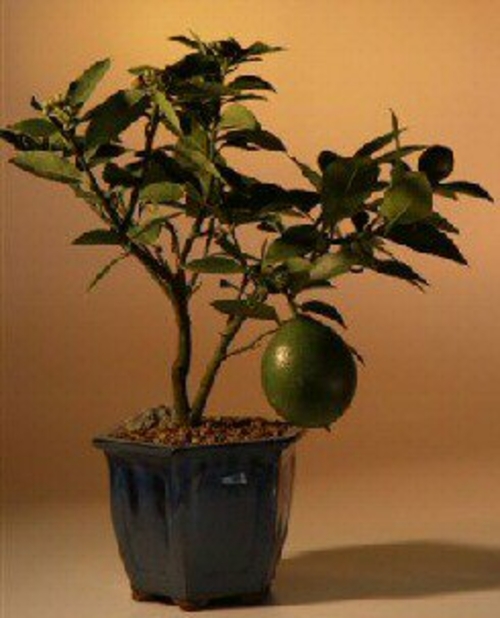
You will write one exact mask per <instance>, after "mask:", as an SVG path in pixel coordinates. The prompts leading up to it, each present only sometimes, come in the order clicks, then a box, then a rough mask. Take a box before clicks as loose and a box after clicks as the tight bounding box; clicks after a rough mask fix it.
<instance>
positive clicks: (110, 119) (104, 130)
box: [85, 90, 145, 148]
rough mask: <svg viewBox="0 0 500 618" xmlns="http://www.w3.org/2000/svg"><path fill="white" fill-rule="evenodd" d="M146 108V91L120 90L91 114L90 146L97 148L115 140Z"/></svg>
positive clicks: (87, 135)
mask: <svg viewBox="0 0 500 618" xmlns="http://www.w3.org/2000/svg"><path fill="white" fill-rule="evenodd" d="M144 110H145V98H144V93H142V92H139V91H137V90H119V91H118V92H116V93H115V94H113V95H111V96H110V97H109V98H108V99H106V101H104V103H102V104H101V105H99V106H98V107H96V108H94V109H93V110H92V111H91V112H90V114H89V117H90V123H89V126H88V127H87V132H86V135H85V140H86V144H87V147H88V148H95V147H97V146H99V145H100V144H106V143H109V142H112V141H113V140H115V139H116V138H117V137H118V136H119V135H120V134H121V133H122V132H123V131H125V129H127V128H128V127H129V126H130V125H131V124H132V123H133V122H135V121H136V120H137V119H138V118H139V117H140V116H141V115H142V114H143V113H144Z"/></svg>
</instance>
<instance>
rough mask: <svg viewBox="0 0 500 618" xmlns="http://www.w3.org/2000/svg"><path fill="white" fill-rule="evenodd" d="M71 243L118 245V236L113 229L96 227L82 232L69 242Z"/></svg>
mask: <svg viewBox="0 0 500 618" xmlns="http://www.w3.org/2000/svg"><path fill="white" fill-rule="evenodd" d="M71 244H73V245H120V244H121V242H120V237H119V236H118V234H117V233H116V232H115V231H114V230H105V229H97V230H90V231H89V232H84V233H83V234H81V235H80V236H78V238H75V240H74V241H73V242H72V243H71Z"/></svg>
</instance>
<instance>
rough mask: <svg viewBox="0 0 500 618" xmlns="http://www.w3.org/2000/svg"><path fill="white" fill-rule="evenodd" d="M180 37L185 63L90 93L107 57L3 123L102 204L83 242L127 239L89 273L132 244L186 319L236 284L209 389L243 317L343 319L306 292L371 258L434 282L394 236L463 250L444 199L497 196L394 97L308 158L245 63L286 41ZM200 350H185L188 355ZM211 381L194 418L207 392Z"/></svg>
mask: <svg viewBox="0 0 500 618" xmlns="http://www.w3.org/2000/svg"><path fill="white" fill-rule="evenodd" d="M171 41H173V42H176V43H178V44H180V45H181V46H182V47H183V48H184V49H185V51H186V50H187V53H186V54H185V55H184V56H182V57H180V58H179V59H178V60H176V61H175V62H172V63H170V64H168V65H167V66H165V67H162V68H159V67H154V66H149V65H143V66H138V67H134V68H132V69H130V74H131V79H132V83H131V84H129V85H125V86H124V87H123V88H122V89H120V90H118V91H117V92H114V93H113V94H111V95H110V96H109V97H108V98H106V99H105V100H104V101H102V102H101V103H98V104H97V105H95V104H94V107H91V105H90V104H91V102H92V99H93V95H94V93H95V92H96V90H97V88H98V86H99V84H100V83H101V81H102V80H103V79H104V77H105V76H106V74H107V72H108V70H109V69H110V64H111V63H110V61H109V60H108V59H105V60H100V61H98V62H96V63H94V64H93V65H91V66H90V67H89V68H87V69H86V70H85V71H84V72H83V73H81V74H80V75H79V76H78V77H77V78H76V79H75V80H73V81H72V82H71V83H70V84H69V86H68V88H67V89H66V90H65V91H64V94H62V95H56V96H54V97H51V98H49V99H48V100H46V101H39V100H38V99H36V98H34V97H33V99H32V101H31V106H32V108H33V109H34V110H35V112H36V114H35V115H32V116H29V117H28V118H26V119H25V120H21V121H19V122H16V123H14V124H12V125H9V126H7V127H5V128H3V129H1V130H0V137H1V138H2V139H3V140H4V141H6V142H7V143H9V144H10V145H11V146H13V147H14V149H15V150H16V151H17V153H16V154H15V156H14V157H13V158H12V163H13V164H14V165H16V166H17V167H18V168H20V169H22V170H24V171H27V172H30V173H31V174H33V175H35V176H39V177H41V178H45V179H48V180H53V181H56V182H60V183H63V184H66V185H68V186H69V187H70V188H71V189H72V190H73V192H74V194H75V195H76V196H77V197H78V198H79V199H81V200H83V201H84V202H85V203H86V204H87V205H88V206H89V207H90V208H91V209H92V211H93V212H94V213H95V214H96V215H97V217H98V218H99V219H100V221H101V227H99V228H97V229H92V230H90V231H87V232H85V233H83V234H81V235H80V236H79V237H78V238H76V239H75V240H74V242H73V244H75V245H81V246H99V245H118V246H121V247H122V251H123V252H122V253H121V254H120V255H119V256H118V257H116V258H114V259H113V260H112V261H111V262H109V263H108V264H106V265H105V267H104V268H103V269H102V270H101V271H100V272H99V273H98V274H97V276H96V277H95V279H94V281H93V282H92V284H91V287H94V286H95V285H96V284H97V283H98V282H99V281H101V280H102V279H103V277H105V276H106V275H107V274H108V273H109V272H110V271H111V270H112V269H113V267H114V266H115V265H116V264H117V263H119V262H120V261H121V260H123V259H124V258H126V257H128V256H133V257H134V258H135V259H137V260H139V262H140V263H142V265H143V266H144V268H145V270H146V271H147V272H148V274H149V275H150V276H151V277H152V278H153V280H155V281H156V282H157V284H158V285H159V286H160V288H161V289H162V291H163V292H165V293H166V294H167V297H168V299H169V300H170V302H172V304H173V306H174V309H175V310H176V313H177V316H178V318H179V320H178V322H179V324H180V328H181V329H182V328H184V329H186V328H188V329H189V328H190V327H189V325H188V326H186V323H188V322H189V320H187V319H186V317H185V313H187V315H188V316H189V315H190V311H191V305H190V303H191V301H192V298H193V296H194V295H195V294H196V292H197V290H198V289H199V287H200V285H202V284H203V281H204V280H205V276H206V275H210V276H211V277H212V278H215V279H217V278H218V280H219V288H220V290H221V292H220V293H221V295H225V296H226V297H225V298H220V299H217V300H215V301H214V302H213V303H212V305H213V307H214V308H215V309H216V310H217V311H218V312H219V313H221V314H223V315H224V319H225V320H226V327H225V330H224V331H223V332H222V334H221V343H220V346H219V348H218V350H217V353H216V356H215V357H214V358H215V360H214V361H213V362H212V363H211V364H210V365H209V368H208V370H207V371H208V372H209V375H208V377H207V378H206V380H205V381H204V382H203V384H207V385H209V386H208V387H207V388H210V384H212V383H213V379H212V378H213V376H211V375H210V371H217V370H218V367H219V366H220V364H221V362H222V360H223V359H224V358H226V357H227V356H228V355H231V353H230V352H229V353H228V347H229V344H230V343H231V341H232V338H234V337H235V336H236V334H237V332H238V330H239V328H240V326H241V324H243V322H245V321H246V320H264V321H275V322H278V321H279V320H280V317H279V315H278V311H277V309H276V308H275V306H274V300H275V299H276V298H279V297H282V298H284V299H285V300H286V303H287V306H289V307H290V308H291V309H292V310H293V312H294V313H299V314H300V313H306V314H307V313H308V314H314V315H315V316H318V317H319V318H321V319H326V320H330V321H333V322H335V323H336V324H339V325H341V326H345V322H344V319H343V317H342V315H341V314H340V313H339V311H338V310H337V308H336V307H335V305H333V304H331V303H330V302H326V301H323V300H317V299H308V298H307V295H308V294H310V293H311V292H312V291H314V290H315V289H316V288H322V289H323V288H324V289H330V290H331V289H334V288H335V285H336V284H337V282H338V280H339V278H341V277H343V276H345V275H347V274H349V273H361V272H363V271H365V270H369V271H371V272H372V273H377V274H380V275H385V276H389V277H392V278H395V279H398V280H401V281H404V282H406V283H409V284H411V285H413V286H416V287H418V288H423V287H424V286H426V285H427V281H426V279H425V277H424V276H422V275H420V274H419V273H417V272H416V271H415V270H414V269H413V268H412V266H411V265H410V264H407V263H406V262H403V261H401V260H400V259H397V258H396V257H394V256H393V255H392V253H391V250H392V249H393V248H394V246H395V245H401V246H404V247H405V248H406V249H409V250H412V251H415V252H418V253H424V254H428V255H432V256H436V257H439V258H443V259H446V260H451V261H454V262H456V263H459V264H466V259H465V257H464V256H463V255H462V253H461V251H460V249H459V247H458V246H457V244H456V242H455V241H454V240H452V239H451V238H450V236H451V235H456V234H458V229H457V228H456V227H455V226H454V224H453V223H452V222H450V221H449V220H448V218H446V217H444V216H443V215H442V214H441V213H440V212H439V211H438V207H439V205H440V198H441V197H444V198H449V199H453V200H457V199H458V198H459V197H472V198H479V199H485V200H488V201H493V200H492V197H491V196H490V194H489V193H488V192H487V191H486V190H485V189H484V188H483V187H482V186H481V185H479V184H477V183H473V182H468V181H462V180H460V181H454V180H452V179H451V180H450V179H449V176H450V175H451V173H452V171H453V167H454V155H453V152H452V151H451V150H450V149H449V148H447V147H446V146H435V145H434V146H430V147H427V146H424V145H421V144H403V143H402V138H403V136H405V135H406V132H405V129H404V128H401V127H400V125H399V121H398V119H397V117H396V116H395V114H394V113H393V112H391V125H392V126H391V127H390V130H389V131H387V132H385V133H382V134H379V135H377V136H376V137H374V138H372V139H369V140H367V141H366V142H365V143H364V144H362V145H361V146H360V147H358V148H357V149H355V150H354V154H352V155H345V154H338V153H337V152H336V151H335V150H334V149H330V148H328V149H324V150H322V151H321V152H320V153H319V154H318V156H317V157H316V161H315V162H313V163H312V164H310V163H305V162H302V161H301V160H299V159H298V158H296V157H295V156H294V155H293V154H292V152H291V151H290V149H289V147H288V146H287V145H286V144H285V142H284V141H283V140H282V139H281V137H279V136H277V135H275V133H273V131H272V130H270V128H268V127H265V126H263V125H262V124H261V122H260V121H259V119H258V114H257V107H256V106H257V104H259V103H260V102H261V101H262V100H265V97H267V96H271V95H272V94H273V93H274V92H275V87H274V85H272V84H271V83H270V82H269V81H268V80H267V79H265V78H264V77H262V76H261V75H257V74H255V72H254V71H251V70H248V69H247V65H248V64H250V63H253V62H259V61H261V60H262V59H263V57H264V56H267V55H269V54H272V53H274V52H279V51H281V50H282V48H281V47H277V46H273V45H269V44H267V43H264V42H261V41H256V42H254V43H251V44H250V45H246V46H245V45H243V44H242V43H240V42H239V41H237V40H236V39H234V38H232V37H229V38H226V39H222V40H216V41H203V40H201V39H200V38H199V37H198V36H197V35H195V34H192V33H191V34H189V35H179V36H174V37H171ZM242 69H243V70H242ZM131 127H134V139H133V140H130V141H129V140H128V139H126V137H127V136H128V133H126V132H127V130H128V129H129V128H131ZM138 143H139V144H140V145H139V146H138V145H137V144H138ZM235 149H239V150H244V151H248V152H260V151H266V152H267V153H268V155H269V156H271V155H274V156H284V157H285V158H286V159H287V160H288V161H290V162H292V164H294V165H295V166H296V168H297V171H298V172H299V173H298V174H297V176H298V179H299V182H301V183H302V184H299V186H297V187H288V186H287V187H285V186H281V185H280V184H279V183H277V182H269V181H262V180H259V179H258V178H255V177H253V176H251V175H247V174H245V173H243V172H242V171H240V170H238V169H236V168H235V167H234V164H233V162H232V160H231V157H232V156H233V154H234V150H235ZM415 158H417V161H415V160H414V159H415ZM300 176H302V177H300ZM304 185H305V186H304ZM246 227H252V228H253V229H254V230H255V231H256V232H257V233H258V235H259V237H260V242H257V243H256V239H257V236H256V235H254V236H252V241H251V242H249V243H247V240H248V238H249V237H248V235H246V233H242V230H243V229H244V228H246ZM405 259H406V258H405ZM304 297H305V298H304ZM299 299H300V300H299ZM278 306H283V304H282V305H278ZM280 311H281V310H280ZM179 316H180V317H179ZM188 335H189V333H188ZM188 335H186V336H185V337H184V338H183V337H181V338H180V341H184V342H185V341H190V337H189V336H188ZM186 345H187V344H186ZM247 347H248V348H249V349H250V348H252V346H247ZM245 349H246V348H245ZM189 353H190V350H187V351H186V350H183V353H182V354H180V357H181V360H182V359H186V358H189ZM356 354H357V353H356ZM183 369H184V370H185V371H186V374H187V372H188V368H186V367H183ZM203 384H202V386H200V392H199V393H198V396H197V398H196V401H198V404H196V403H195V404H193V405H194V406H195V408H196V406H198V411H196V409H195V410H193V418H196V416H197V415H199V410H200V409H201V408H200V406H203V401H204V397H206V393H204V390H203V389H204V388H205V387H204V386H203ZM176 392H177V393H179V392H180V393H181V395H179V397H180V398H181V399H180V400H179V401H177V402H176V409H178V410H181V409H182V408H183V407H184V408H189V401H188V400H187V397H186V398H184V400H183V399H182V388H177V389H176ZM200 402H201V403H200ZM205 402H206V398H205Z"/></svg>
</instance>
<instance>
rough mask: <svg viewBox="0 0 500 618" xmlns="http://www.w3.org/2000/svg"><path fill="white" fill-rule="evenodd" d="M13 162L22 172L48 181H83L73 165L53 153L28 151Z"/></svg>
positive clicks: (69, 182) (70, 182)
mask: <svg viewBox="0 0 500 618" xmlns="http://www.w3.org/2000/svg"><path fill="white" fill-rule="evenodd" d="M11 162H12V163H13V164H14V165H16V166H17V167H19V168H21V169H22V170H24V171H26V172H30V173H31V174H34V175H35V176H39V177H40V178H46V179H47V180H55V181H57V182H63V183H68V184H72V183H78V182H80V181H81V179H82V177H81V173H80V172H79V171H78V169H77V168H76V167H75V166H74V165H73V163H71V162H70V161H68V160H67V159H62V158H61V157H60V156H58V155H56V154H54V153H53V152H33V151H26V152H22V153H19V154H18V155H17V156H16V157H14V158H13V159H11Z"/></svg>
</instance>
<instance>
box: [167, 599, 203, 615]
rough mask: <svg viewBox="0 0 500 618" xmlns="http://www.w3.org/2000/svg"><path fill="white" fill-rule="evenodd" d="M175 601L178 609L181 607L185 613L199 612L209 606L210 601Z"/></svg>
mask: <svg viewBox="0 0 500 618" xmlns="http://www.w3.org/2000/svg"><path fill="white" fill-rule="evenodd" d="M173 601H174V603H175V604H176V605H177V607H180V609H182V610H183V611H185V612H199V611H201V610H202V609H205V608H206V607H207V606H208V601H182V600H180V599H174V600H173Z"/></svg>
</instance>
